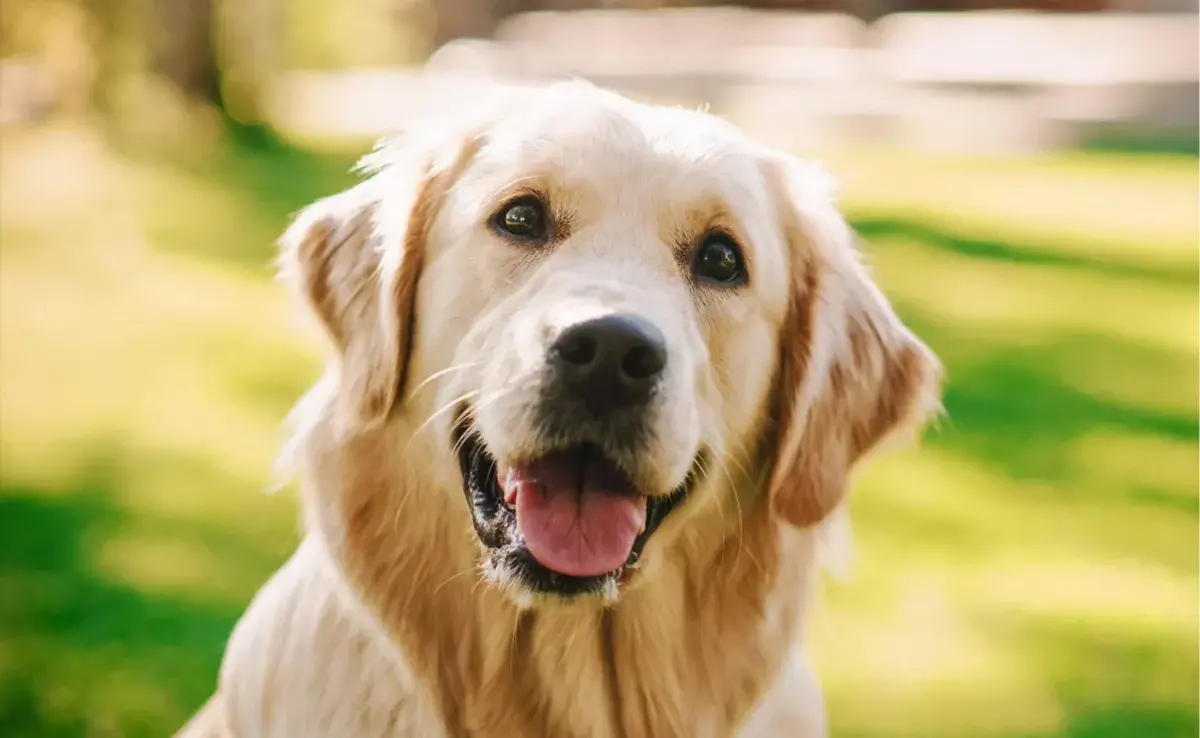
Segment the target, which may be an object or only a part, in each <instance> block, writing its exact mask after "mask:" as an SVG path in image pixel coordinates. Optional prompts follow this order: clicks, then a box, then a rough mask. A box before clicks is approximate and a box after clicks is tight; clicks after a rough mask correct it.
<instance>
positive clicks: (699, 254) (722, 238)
mask: <svg viewBox="0 0 1200 738" xmlns="http://www.w3.org/2000/svg"><path fill="white" fill-rule="evenodd" d="M692 271H693V272H694V273H695V275H696V277H697V278H698V279H701V280H705V281H708V282H717V283H719V284H723V285H736V284H741V283H742V282H745V281H746V265H745V263H744V261H743V260H742V250H741V249H740V248H738V245H737V244H736V243H734V241H733V239H732V238H730V237H729V236H727V235H725V234H723V233H710V234H708V235H707V236H705V237H704V240H702V241H701V242H700V245H699V246H698V247H696V251H695V254H694V255H693V256H692Z"/></svg>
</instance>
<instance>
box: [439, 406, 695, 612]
mask: <svg viewBox="0 0 1200 738" xmlns="http://www.w3.org/2000/svg"><path fill="white" fill-rule="evenodd" d="M467 415H468V413H467V412H463V413H460V415H459V421H458V422H457V423H456V424H455V430H454V438H453V442H454V448H455V450H456V451H457V454H458V463H459V468H460V470H461V472H462V478H463V493H464V495H465V496H466V500H467V506H468V507H469V509H470V511H471V522H472V524H473V525H474V526H475V534H476V535H477V536H478V537H479V540H480V542H481V543H483V545H484V546H486V547H487V548H488V549H489V551H490V552H491V564H492V566H494V567H496V568H498V569H501V570H505V571H507V572H508V573H510V574H511V575H512V576H513V577H514V578H515V579H517V580H518V581H519V582H520V583H521V584H522V585H524V586H525V587H526V588H528V589H530V590H532V591H534V592H538V593H546V594H558V595H565V596H571V595H581V594H596V593H600V592H603V591H604V590H606V589H608V588H610V587H611V586H612V585H614V584H619V583H620V582H622V581H623V580H624V578H625V577H626V576H627V575H628V574H630V573H632V572H633V571H634V570H636V569H637V566H638V561H639V560H640V559H641V555H642V550H643V549H644V548H645V546H646V543H647V541H649V540H650V536H652V535H653V534H654V532H655V531H656V530H657V529H658V527H659V526H660V525H662V523H663V521H664V520H666V518H667V516H668V515H670V514H671V512H672V511H673V510H674V509H675V508H676V507H678V506H679V504H680V503H681V502H683V501H684V500H685V499H686V498H687V496H688V493H689V492H691V490H692V487H694V486H695V482H696V479H697V478H698V475H699V472H700V470H701V465H702V456H701V455H698V456H697V457H696V460H695V462H694V463H693V464H692V469H691V471H690V472H689V473H688V475H687V477H686V478H685V479H684V481H683V483H682V484H680V485H679V486H678V487H676V488H675V490H674V491H672V492H671V493H670V494H669V495H665V496H659V497H651V498H649V499H648V500H647V501H646V529H645V530H644V531H642V533H641V534H639V535H638V537H637V538H636V539H635V540H634V542H633V549H632V550H631V551H630V553H629V558H628V559H627V560H626V561H625V563H624V564H623V565H622V566H621V567H620V568H619V569H617V570H616V571H612V572H609V573H607V574H602V575H599V576H593V577H575V576H569V575H566V574H560V573H559V572H556V571H554V570H552V569H549V568H547V567H545V566H544V565H542V564H541V563H539V562H538V561H537V559H535V558H534V557H533V554H531V553H530V552H529V549H528V548H526V547H525V542H524V541H523V540H522V538H521V533H520V531H519V530H518V528H517V516H516V513H514V512H513V511H512V510H510V509H509V508H508V506H507V505H505V504H504V497H503V492H502V491H501V489H500V484H499V481H498V480H497V479H496V460H495V459H494V458H493V457H492V455H491V454H490V453H489V452H488V450H487V448H486V446H485V445H484V443H483V439H482V438H481V437H480V435H479V432H478V431H477V430H476V429H475V428H474V427H473V426H471V425H470V424H469V422H468V421H467Z"/></svg>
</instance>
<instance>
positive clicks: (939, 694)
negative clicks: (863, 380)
mask: <svg viewBox="0 0 1200 738" xmlns="http://www.w3.org/2000/svg"><path fill="white" fill-rule="evenodd" d="M670 4H671V5H683V3H670ZM593 5H597V4H596V3H588V2H585V1H584V0H561V1H558V2H556V1H554V0H544V1H543V2H533V1H526V2H522V1H520V0H504V1H492V2H489V1H487V0H443V1H439V2H436V3H435V2H420V1H418V0H337V2H333V1H330V2H317V1H315V0H237V1H236V2H235V1H234V0H0V486H2V489H0V735H2V736H12V737H14V738H15V737H18V736H39V737H40V736H72V737H74V736H79V737H84V736H86V737H88V738H99V737H109V736H161V735H166V734H169V733H170V732H171V731H172V730H174V729H175V728H176V727H178V726H179V725H180V724H181V723H182V722H183V721H184V720H185V718H186V717H187V716H188V715H189V714H190V713H191V711H193V710H194V709H195V708H196V707H197V706H198V705H199V704H200V703H201V702H202V701H203V700H204V698H205V697H206V696H207V694H208V693H209V692H210V691H211V689H212V687H213V685H214V681H215V677H216V672H217V667H218V664H219V662H220V658H221V652H222V648H223V645H224V642H225V639H226V637H227V635H228V633H229V630H230V628H231V627H232V625H233V624H234V622H235V620H236V619H237V617H238V615H239V614H240V613H241V612H242V610H243V609H244V607H245V606H246V604H247V602H248V600H249V598H250V596H251V595H252V594H253V593H254V591H255V590H256V588H257V587H258V586H259V585H260V584H261V583H262V582H264V581H265V579H266V578H267V577H268V576H269V575H270V574H271V572H272V571H273V570H274V569H275V568H276V567H277V566H278V565H279V564H280V563H281V562H282V561H283V560H284V559H285V558H286V557H287V555H288V554H289V552H290V550H291V549H292V547H293V546H294V545H295V543H296V540H297V536H296V530H297V514H296V503H295V498H294V495H293V494H292V493H291V492H290V491H285V492H283V493H280V494H277V495H274V496H269V495H267V494H264V490H265V489H266V488H267V487H268V484H269V481H270V468H271V464H272V461H273V459H274V455H275V453H276V451H277V449H278V446H279V442H280V441H281V439H282V432H281V421H282V419H283V417H284V415H285V413H286V411H287V410H288V408H289V406H290V405H291V403H292V402H293V401H294V400H295V399H296V398H297V397H298V396H299V395H300V394H301V393H302V392H303V391H304V389H305V388H306V387H307V386H308V384H309V383H310V382H311V381H313V380H314V378H315V377H316V376H317V373H318V370H319V366H320V360H321V358H320V357H321V356H322V351H323V346H322V345H321V342H320V340H319V337H318V335H317V333H316V331H315V330H314V329H312V327H311V326H308V325H307V324H306V323H303V322H301V321H299V320H297V319H296V318H295V315H294V310H293V304H292V301H291V299H290V298H289V296H288V295H286V294H285V292H284V290H283V288H282V287H281V286H279V285H277V284H276V283H274V282H273V281H272V270H271V267H270V260H271V256H272V249H273V246H272V244H273V241H274V239H275V238H276V236H277V235H278V234H279V233H280V232H281V231H282V229H283V228H284V226H285V224H286V223H287V220H288V218H289V216H290V215H291V214H292V213H294V212H295V211H296V210H297V209H299V208H300V207H302V206H303V205H305V204H306V203H307V202H309V201H311V200H313V199H315V198H317V197H319V196H322V195H325V194H330V193H332V192H334V191H336V190H338V189H340V188H343V187H345V186H347V185H348V184H350V183H351V182H352V178H351V176H350V175H349V174H348V173H347V169H348V167H349V166H350V165H351V164H352V163H353V162H354V160H355V159H356V157H357V156H358V155H360V154H362V153H363V152H365V151H366V150H367V148H368V147H369V145H370V143H371V140H372V139H373V138H374V137H376V136H378V135H381V134H384V133H388V132H391V131H395V130H397V129H402V128H403V127H404V126H405V124H406V122H407V121H408V120H410V119H412V117H414V116H418V115H421V114H423V113H426V112H429V111H431V110H447V109H449V110H452V109H453V106H455V105H461V104H464V102H466V103H469V101H470V100H471V99H472V98H473V96H474V95H475V91H477V90H479V89H481V88H482V87H483V86H486V85H493V84H503V83H505V82H507V81H527V80H533V79H550V78H557V77H563V76H582V77H587V78H590V79H593V80H595V81H596V82H598V83H600V84H604V85H608V86H612V87H615V88H617V89H620V90H623V91H625V92H627V93H628V94H630V95H633V96H635V97H639V98H642V99H646V100H652V101H659V102H669V103H676V104H683V105H689V106H691V105H701V104H705V105H708V106H709V107H710V109H711V110H712V111H713V112H715V113H718V114H720V115H723V116H725V117H728V118H730V119H731V120H733V121H734V122H736V123H738V124H740V125H742V126H744V127H746V128H747V129H748V130H750V131H751V132H752V133H753V134H754V135H756V136H758V137H760V138H762V139H763V140H765V141H767V142H769V143H772V144H774V145H777V146H781V147H785V148H787V149H789V150H792V151H794V152H795V153H797V154H799V155H801V156H807V157H819V158H822V159H824V160H825V162H826V163H827V164H828V166H829V167H830V168H831V169H832V170H833V171H834V172H835V174H836V175H837V176H838V178H839V179H840V181H841V182H842V188H843V200H844V203H845V206H846V209H847V212H848V214H849V217H850V218H851V221H852V222H853V224H854V226H855V227H856V228H857V229H858V231H859V232H860V233H861V234H862V235H863V236H864V237H865V238H866V241H867V247H866V248H867V249H868V252H869V254H870V259H871V261H872V263H873V264H874V266H875V271H876V274H877V277H878V279H879V281H880V282H881V283H882V285H883V287H884V289H885V291H886V292H887V293H888V294H889V295H890V296H891V297H892V298H893V299H894V301H895V303H896V306H897V308H898V310H899V312H900V313H901V314H902V316H903V317H904V319H905V320H906V321H907V322H908V323H909V324H910V325H911V326H913V327H914V328H915V329H916V331H917V332H918V333H919V334H920V335H921V336H923V337H924V338H925V339H926V340H927V341H928V342H929V343H930V344H931V345H932V347H933V348H934V349H935V350H936V351H937V352H938V353H939V354H940V355H941V356H942V357H943V359H944V360H945V362H946V364H947V367H948V374H949V385H948V389H947V394H946V407H947V409H948V412H949V418H948V420H947V421H946V422H945V423H943V424H942V427H941V428H940V429H939V430H938V432H937V433H935V434H933V435H931V436H930V437H929V438H928V440H927V441H926V442H925V443H924V445H923V447H922V448H921V449H920V450H919V451H909V452H903V453H899V454H896V455H893V456H891V457H888V458H886V459H884V460H882V461H880V462H879V463H877V464H876V465H874V466H873V467H872V468H871V469H870V470H869V471H868V472H867V473H866V474H865V475H864V476H863V477H862V478H861V480H860V483H859V484H858V486H857V489H856V494H855V496H854V497H853V503H852V504H853V513H854V516H855V520H856V534H857V557H856V561H855V566H854V569H853V571H852V574H851V576H850V577H849V578H848V579H847V580H845V581H842V582H829V583H827V584H826V586H825V604H824V605H823V606H822V607H821V609H820V611H819V613H818V615H817V616H816V619H815V621H814V623H813V625H812V629H811V636H810V639H811V643H812V646H811V648H812V651H813V653H814V657H815V659H816V662H817V666H818V668H819V671H820V672H821V676H822V679H823V682H824V685H825V689H826V692H827V696H828V699H829V706H830V711H831V716H832V723H833V729H834V735H836V736H852V737H863V738H866V737H867V736H913V737H928V736H961V737H964V738H966V737H975V736H984V737H991V736H1004V737H1017V736H1022V737H1029V738H1035V737H1037V738H1041V737H1047V738H1048V737H1050V736H1060V737H1063V738H1066V737H1068V736H1069V737H1071V738H1115V737H1117V736H1121V737H1130V738H1134V737H1137V738H1142V737H1151V736H1172V737H1173V736H1195V735H1196V732H1197V727H1198V726H1197V689H1198V685H1197V661H1198V659H1197V649H1198V642H1197V617H1198V600H1200V593H1198V589H1197V554H1198V541H1197V523H1198V520H1197V510H1198V507H1197V504H1198V503H1197V485H1198V480H1197V470H1198V456H1197V387H1198V383H1197V358H1198V357H1197V354H1198V346H1197V344H1198V332H1200V323H1198V315H1197V279H1198V266H1197V237H1198V234H1197V198H1198V195H1200V192H1198V187H1197V163H1198V160H1197V105H1198V99H1197V31H1198V22H1197V14H1196V11H1197V6H1196V3H1195V2H1194V0H1029V1H1028V2H1021V1H1020V0H1011V1H1008V2H1006V1H1005V0H997V1H996V2H993V0H815V1H814V2H759V3H753V4H751V3H746V4H742V5H738V6H735V5H729V4H722V5H717V4H709V6H708V7H696V6H698V5H700V4H698V3H690V4H688V5H690V6H692V7H671V8H661V7H657V6H659V5H663V3H655V2H624V3H615V2H613V3H605V4H603V7H592V6H593Z"/></svg>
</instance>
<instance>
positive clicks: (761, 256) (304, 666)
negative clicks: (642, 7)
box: [184, 82, 941, 738]
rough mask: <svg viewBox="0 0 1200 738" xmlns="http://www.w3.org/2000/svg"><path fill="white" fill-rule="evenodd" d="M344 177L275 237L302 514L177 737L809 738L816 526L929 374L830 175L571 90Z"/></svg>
mask: <svg viewBox="0 0 1200 738" xmlns="http://www.w3.org/2000/svg"><path fill="white" fill-rule="evenodd" d="M363 170H364V172H365V174H366V175H367V176H366V177H365V178H364V179H363V181H362V182H361V183H360V184H358V185H357V186H355V187H353V188H351V189H349V190H348V191H346V192H343V193H341V194H338V195H335V196H333V197H330V198H328V199H325V200H322V201H319V202H317V203H316V204H314V205H312V206H310V207H309V208H308V209H306V210H305V211H304V212H303V213H302V214H301V215H300V216H299V217H298V218H297V219H296V221H295V222H294V224H293V225H292V226H291V227H290V228H289V230H288V231H287V232H286V234H285V235H284V237H283V239H282V251H283V254H282V259H283V264H284V273H285V275H286V276H287V277H288V279H289V280H290V282H291V283H292V284H293V285H294V286H295V288H296V289H297V290H298V292H299V293H300V294H301V295H302V297H303V298H304V300H305V302H306V303H307V305H308V307H309V308H310V309H311V311H312V312H313V313H314V314H315V315H316V317H317V318H318V319H319V320H320V321H321V323H322V324H323V325H324V327H325V328H326V329H327V332H328V335H329V337H330V339H331V340H332V343H333V345H334V347H335V349H336V358H335V359H334V361H332V362H331V364H330V367H329V370H328V371H327V373H326V375H325V376H324V378H323V379H322V380H321V381H320V382H319V383H318V384H317V385H316V387H315V388H314V389H313V390H312V391H311V392H310V393H309V395H308V396H307V397H306V398H305V399H304V400H302V402H301V403H300V405H299V406H298V408H297V410H296V413H295V417H296V418H297V419H298V423H299V428H298V433H297V438H296V441H295V448H294V451H295V456H296V458H297V463H298V465H299V467H300V476H301V482H302V484H301V495H302V500H303V509H304V513H305V531H306V532H305V537H304V540H303V542H302V543H301V544H300V546H299V548H298V549H297V551H296V553H295V554H294V555H293V557H292V558H291V560H290V561H289V562H288V563H287V564H286V565H285V566H284V567H283V568H282V569H281V570H280V571H279V572H278V573H277V574H276V575H275V576H274V577H273V578H272V579H271V581H270V582H269V583H267V585H266V586H265V587H264V588H263V589H262V590H261V591H260V592H259V593H258V595H257V596H256V597H255V598H254V601H253V602H252V603H251V605H250V607H249V610H248V611H247V612H246V614H245V615H244V617H243V618H242V620H241V622H240V623H239V624H238V625H237V627H236V629H235V630H234V632H233V635H232V637H231V639H230V641H229V644H228V649H227V652H226V655H225V660H224V664H223V667H222V669H221V674H220V680H219V686H218V689H217V691H216V694H215V695H214V696H213V697H212V698H211V699H210V700H209V702H208V704H207V705H206V706H205V707H204V708H203V710H202V711H201V712H200V714H198V715H197V716H196V717H195V718H193V720H192V722H191V723H189V724H188V726H186V727H185V728H184V734H187V735H194V736H203V735H213V736H225V735H228V736H239V737H240V738H260V737H265V736H278V737H280V738H308V737H317V736H321V737H330V738H334V737H336V738H352V737H356V736H363V737H375V736H393V737H400V736H413V737H420V738H435V737H437V736H521V737H532V738H538V737H555V738H561V737H568V738H569V737H571V736H581V737H594V738H606V737H608V736H624V737H628V738H633V737H635V736H637V737H647V738H649V737H656V738H666V737H670V736H681V737H683V736H686V737H687V738H702V737H713V738H715V737H718V736H743V737H747V736H756V737H757V736H798V737H802V736H821V735H825V734H826V730H827V728H826V719H825V711H824V707H823V701H822V697H821V694H820V690H819V689H818V687H817V685H816V682H815V680H814V679H813V676H812V674H811V672H810V670H809V667H808V665H807V664H806V662H805V659H804V656H803V654H802V652H801V650H800V645H799V644H800V637H799V635H800V631H801V626H802V621H803V616H804V613H805V611H806V608H807V606H808V602H809V600H810V594H811V592H812V589H813V584H814V579H815V577H816V571H817V554H818V539H819V538H820V537H821V533H822V530H823V529H824V527H825V526H827V525H828V522H826V521H828V520H830V519H831V515H832V514H833V513H835V512H838V511H839V505H840V503H841V502H842V500H843V498H844V496H845V494H846V489H847V485H848V478H849V476H850V473H851V470H852V468H854V467H855V465H856V463H857V462H858V461H860V460H861V459H862V458H863V457H864V455H866V454H867V453H868V452H869V451H871V450H873V449H876V448H877V447H878V446H879V445H880V442H881V441H882V440H883V439H884V438H885V437H891V436H894V435H896V433H895V431H897V430H900V429H904V428H909V429H912V428H916V427H917V426H918V425H919V424H920V422H921V421H922V420H924V419H926V418H927V417H928V416H929V415H930V414H931V413H932V412H935V411H936V410H937V408H938V406H939V395H940V374H941V372H940V368H939V364H938V362H937V360H936V358H935V357H934V355H933V354H932V353H931V352H930V351H929V350H928V349H927V348H926V346H925V345H924V344H922V343H921V342H920V341H919V340H918V339H917V338H916V337H915V336H914V335H913V334H912V333H911V332H910V331H909V330H908V329H907V328H905V326H904V325H902V324H901V323H900V321H899V320H898V319H897V317H896V315H895V314H894V313H893V311H892V309H891V307H890V306H889V304H888V302H887V301H886V299H885V298H884V297H883V295H882V294H881V293H880V292H879V290H878V289H877V288H876V287H875V285H874V284H873V283H872V281H871V279H870V277H869V276H868V273H867V271H866V269H865V268H864V267H863V266H862V264H861V263H860V260H859V255H858V253H857V251H856V249H855V246H854V243H853V237H852V232H851V230H850V229H849V227H848V226H847V225H846V223H845V221H844V220H843V218H842V217H841V216H840V214H839V212H838V211H837V209H836V207H835V204H834V201H833V193H832V192H831V187H830V182H829V179H828V177H827V176H826V175H825V174H824V173H823V171H822V170H821V169H820V168H818V167H816V166H815V165H811V164H806V163H803V162H801V161H798V160H796V159H794V158H792V157H789V156H787V155H784V154H781V153H779V152H776V151H772V150H769V149H767V148H765V147H763V146H760V145H758V144H756V143H754V142H753V141H751V140H750V139H749V138H747V137H746V136H744V135H743V134H741V133H740V132H739V131H738V130H737V129H736V128H734V127H733V126H731V125H730V124H728V123H726V122H724V121H722V120H719V119H717V118H715V117H712V116H709V115H706V114H703V113H699V112H694V111H690V110H683V109H674V108H665V107H656V106H649V105H645V104H641V103H637V102H634V101H631V100H629V99H627V98H624V97H621V96H619V95H617V94H615V93H612V92H608V91H604V90H601V89H598V88H596V87H594V86H591V85H589V84H586V83H583V82H564V83H557V84H553V85H548V86H545V87H541V88H529V89H506V90H505V91H504V92H503V93H502V94H498V95H497V96H496V97H495V99H492V100H481V101H478V103H477V104H476V105H474V106H473V110H472V111H471V112H469V113H466V114H462V115H459V116H457V117H455V118H454V119H452V120H440V121H436V122H433V123H431V124H429V125H427V126H424V127H421V128H419V129H416V130H413V131H410V132H408V133H407V134H406V135H404V136H403V137H401V138H400V139H398V140H395V141H391V142H387V143H385V144H383V145H381V146H380V147H379V148H378V149H377V150H376V151H375V153H373V154H372V155H370V156H369V157H368V158H367V159H366V160H365V162H364V164H363Z"/></svg>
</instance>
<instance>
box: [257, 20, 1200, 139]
mask: <svg viewBox="0 0 1200 738" xmlns="http://www.w3.org/2000/svg"><path fill="white" fill-rule="evenodd" d="M1198 38H1200V22H1198V16H1197V15H1196V14H1194V13H1191V14H1187V13H1184V14H1154V13H1151V14H1120V13H1117V14H1109V13H1106V14H1088V15H1048V14H1038V13H1027V12H1018V11H993V12H968V13H946V14H934V13H900V14H895V15H890V16H887V17H885V18H883V19H881V20H880V21H877V22H875V23H873V24H864V23H863V22H861V21H859V20H857V19H856V18H853V17H851V16H848V15H840V14H821V13H780V12H772V11H756V10H749V9H745V8H735V7H718V8H691V9H660V10H653V11H645V10H641V11H621V10H589V11H574V12H534V13H524V14H520V15H517V16H513V17H512V18H510V19H509V20H508V21H507V22H505V23H504V24H503V25H502V26H501V27H500V28H499V29H498V31H497V33H496V34H495V37H494V38H492V39H488V40H483V39H463V40H459V41H454V42H451V43H450V44H447V45H446V46H443V47H442V48H441V49H439V50H438V51H437V52H436V53H435V54H434V55H433V56H432V57H431V59H430V60H429V62H428V63H427V64H426V66H425V67H424V68H423V69H418V70H412V69H377V70H352V71H344V72H330V73H315V72H293V73H290V74H287V75H285V76H284V78H283V80H282V82H281V84H280V85H279V88H278V89H277V95H276V97H275V103H274V110H275V116H276V117H277V118H278V119H279V120H280V121H281V122H282V123H284V124H285V125H286V126H287V127H289V128H291V129H293V130H296V131H299V132H302V133H313V134H320V135H329V134H334V135H339V134H340V135H350V136H368V135H377V134H380V133H385V132H387V131H393V130H396V129H400V128H403V127H404V125H405V123H406V122H407V121H408V120H410V119H411V117H412V116H413V115H416V114H418V113H423V112H427V111H429V110H430V109H443V110H446V109H450V110H452V109H453V107H454V106H456V105H459V104H462V103H464V102H467V101H469V100H471V99H472V98H473V96H474V93H473V91H474V90H477V89H479V87H480V86H487V85H493V84H504V83H507V82H523V81H528V80H543V79H554V78H563V77H583V78H587V79H591V80H593V81H595V82H597V83H599V84H603V85H606V86H610V87H613V88H616V89H619V90H622V91H624V92H626V93H628V94H631V95H633V96H635V97H641V98H648V99H653V100H656V101H660V102H671V103H678V104H684V105H708V106H710V108H711V109H712V110H713V111H714V112H717V113H719V114H722V115H724V116H726V117H729V118H730V119H732V120H734V121H735V122H737V123H739V124H741V125H743V126H745V127H747V128H749V129H750V130H752V131H753V132H754V133H755V134H756V135H758V136H759V137H761V138H764V139H766V140H768V141H770V142H772V143H774V144H777V145H781V146H796V145H803V146H805V147H814V146H816V147H820V146H827V145H839V144H846V143H854V142H861V141H870V142H879V143H887V144H898V145H905V146H915V147H921V148H931V147H932V148H942V149H947V148H948V149H961V150H973V151H981V150H982V151H1023V150H1034V149H1044V148H1055V147H1061V146H1075V145H1081V144H1085V143H1087V142H1089V141H1091V140H1094V139H1096V138H1102V137H1113V136H1132V137H1162V136H1167V137H1176V138H1184V139H1186V138H1188V137H1193V136H1194V135H1195V133H1196V130H1197V128H1198V126H1197V109H1198V106H1200V96H1198V93H1197V90H1198V81H1200V74H1198V67H1197V59H1198V51H1200V48H1198Z"/></svg>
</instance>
